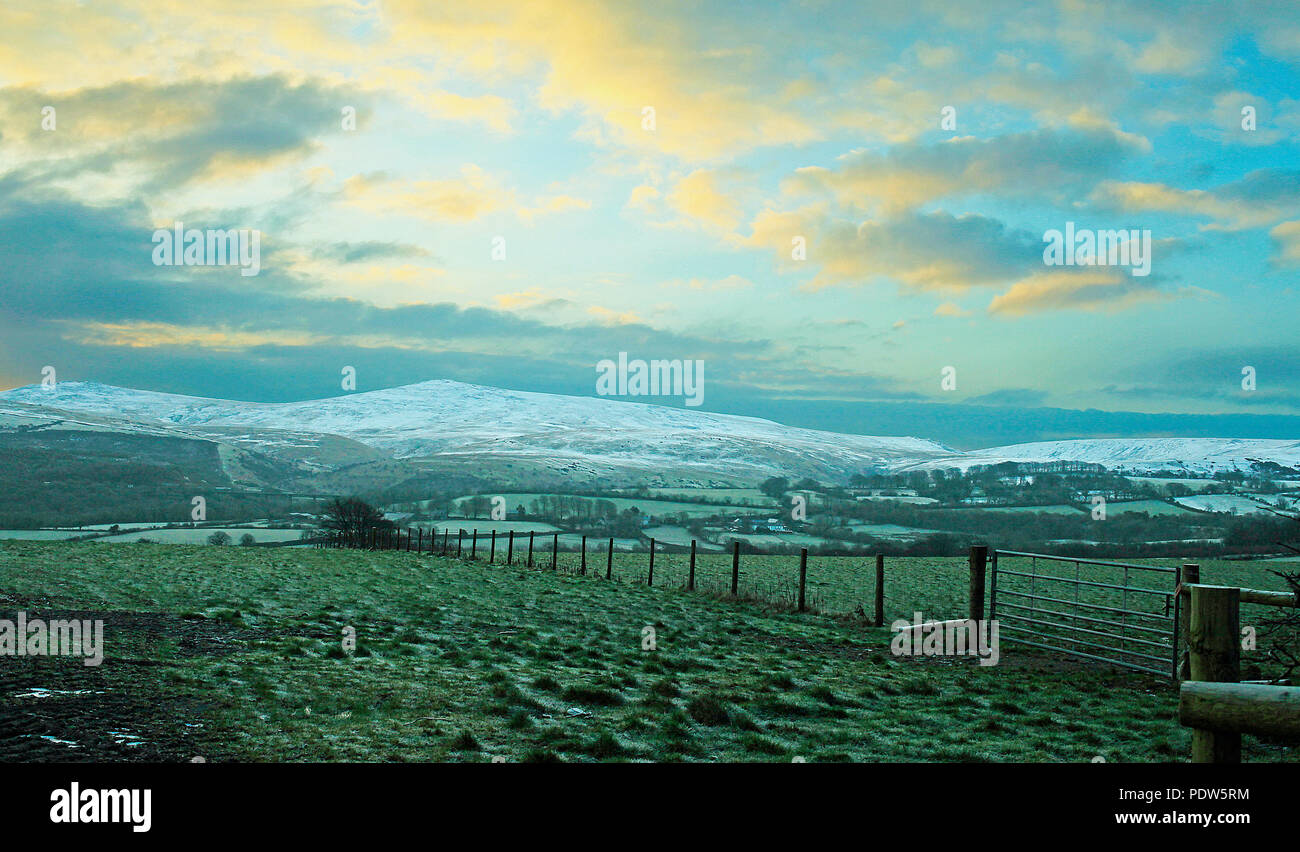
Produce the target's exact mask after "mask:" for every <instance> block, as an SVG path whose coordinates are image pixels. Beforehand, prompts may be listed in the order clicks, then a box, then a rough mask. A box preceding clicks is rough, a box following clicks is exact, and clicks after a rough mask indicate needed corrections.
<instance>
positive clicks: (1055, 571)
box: [989, 550, 1182, 680]
mask: <svg viewBox="0 0 1300 852" xmlns="http://www.w3.org/2000/svg"><path fill="white" fill-rule="evenodd" d="M990 568H991V573H992V578H991V579H992V583H991V592H990V596H989V618H990V619H995V618H996V619H998V631H999V635H1001V634H1006V637H1007V639H1009V640H1011V641H1014V642H1016V643H1019V644H1021V645H1030V646H1033V647H1036V648H1044V649H1046V650H1049V651H1056V652H1058V653H1062V654H1069V655H1071V656H1074V657H1081V658H1083V659H1086V660H1097V661H1100V662H1104V663H1112V664H1114V665H1117V666H1123V667H1125V668H1130V669H1136V670H1137V671H1142V672H1149V673H1151V674H1156V675H1162V676H1165V677H1169V678H1172V679H1174V680H1177V679H1178V625H1179V600H1178V598H1179V596H1178V593H1177V589H1178V586H1179V583H1180V582H1181V581H1182V576H1181V575H1182V569H1181V568H1164V567H1161V566H1157V565H1133V564H1128V563H1124V562H1105V561H1100V560H1096V559H1076V558H1073V557H1068V556H1047V555H1044V554H1041V553H1020V552H1018V551H1014V550H995V551H993V555H992V565H991V566H990ZM1135 576H1136V578H1138V579H1136V580H1135V579H1134V578H1135ZM1161 586H1163V587H1164V588H1160V587H1161ZM999 616H1000V617H999Z"/></svg>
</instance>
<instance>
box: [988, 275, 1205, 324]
mask: <svg viewBox="0 0 1300 852" xmlns="http://www.w3.org/2000/svg"><path fill="white" fill-rule="evenodd" d="M1204 292H1205V291H1203V290H1199V289H1198V288H1184V289H1183V290H1182V291H1180V292H1179V293H1170V292H1168V291H1165V290H1161V289H1159V288H1158V287H1156V286H1154V285H1153V284H1151V283H1148V282H1146V281H1144V280H1141V279H1137V278H1134V277H1132V276H1130V275H1129V274H1128V273H1127V271H1124V270H1119V269H1098V268H1087V269H1077V270H1068V269H1061V270H1050V271H1046V272H1037V273H1034V274H1032V275H1030V276H1028V277H1026V278H1024V279H1022V280H1020V281H1017V282H1016V283H1015V284H1013V285H1011V287H1010V289H1008V290H1007V291H1006V292H1005V293H1002V294H1000V295H998V296H996V297H994V299H993V301H992V302H990V303H989V308H988V310H989V313H990V314H994V315H1000V316H1023V315H1025V314H1029V313H1035V312H1039V311H1048V310H1065V309H1077V310H1089V311H1118V310H1123V309H1125V308H1130V307H1133V306H1134V305H1136V304H1140V303H1143V302H1155V301H1166V300H1169V299H1172V298H1175V297H1176V296H1178V295H1192V294H1204Z"/></svg>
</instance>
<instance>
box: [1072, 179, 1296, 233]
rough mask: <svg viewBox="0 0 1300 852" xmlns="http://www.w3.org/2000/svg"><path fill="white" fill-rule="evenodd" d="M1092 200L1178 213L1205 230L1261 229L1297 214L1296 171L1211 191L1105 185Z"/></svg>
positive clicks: (1126, 183)
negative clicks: (1206, 221) (1203, 223)
mask: <svg viewBox="0 0 1300 852" xmlns="http://www.w3.org/2000/svg"><path fill="white" fill-rule="evenodd" d="M1091 200H1092V201H1094V202H1095V203H1097V204H1100V205H1103V206H1109V207H1112V208H1115V209H1118V210H1121V211H1124V212H1128V213H1142V212H1161V213H1177V214H1181V215H1190V216H1196V217H1199V218H1204V219H1209V220H1210V223H1209V224H1208V225H1206V226H1205V227H1206V228H1207V229H1215V230H1231V231H1235V230H1242V229H1247V228H1260V227H1264V226H1266V225H1270V224H1272V223H1274V222H1277V221H1278V220H1279V219H1282V218H1285V217H1288V216H1293V215H1295V214H1296V213H1298V212H1300V171H1288V170H1284V169H1257V170H1255V171H1253V172H1251V173H1249V174H1247V175H1246V176H1245V177H1243V178H1242V179H1241V180H1238V181H1234V182H1232V183H1228V184H1224V185H1222V186H1219V187H1216V188H1214V189H1211V190H1200V189H1190V190H1184V189H1177V188H1175V187H1171V186H1168V185H1167V184H1163V183H1143V182H1139V181H1105V182H1103V183H1102V184H1100V185H1099V186H1098V187H1097V189H1096V190H1095V191H1094V192H1093V194H1092V198H1091Z"/></svg>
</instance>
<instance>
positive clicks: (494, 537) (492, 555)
mask: <svg viewBox="0 0 1300 852" xmlns="http://www.w3.org/2000/svg"><path fill="white" fill-rule="evenodd" d="M496 562H497V528H496V527H493V528H492V552H491V553H489V554H488V564H489V565H495V564H496Z"/></svg>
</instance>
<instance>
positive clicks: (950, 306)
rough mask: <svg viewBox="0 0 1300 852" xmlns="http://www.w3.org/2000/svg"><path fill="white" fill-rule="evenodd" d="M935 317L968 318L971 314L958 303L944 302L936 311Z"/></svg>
mask: <svg viewBox="0 0 1300 852" xmlns="http://www.w3.org/2000/svg"><path fill="white" fill-rule="evenodd" d="M934 315H935V316H937V317H968V316H970V315H971V312H970V311H968V310H966V309H965V308H963V307H962V306H961V305H958V304H957V303H956V302H944V303H943V304H941V305H939V307H937V308H935V309H934Z"/></svg>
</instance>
